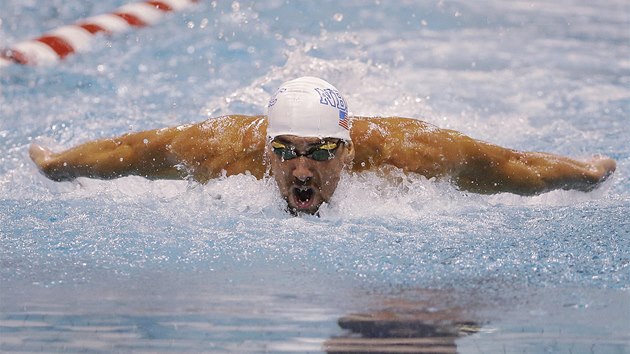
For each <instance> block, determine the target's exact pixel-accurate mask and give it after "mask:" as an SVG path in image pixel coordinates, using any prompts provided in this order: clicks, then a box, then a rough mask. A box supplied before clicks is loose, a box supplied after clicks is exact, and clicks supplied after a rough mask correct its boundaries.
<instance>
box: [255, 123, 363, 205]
mask: <svg viewBox="0 0 630 354" xmlns="http://www.w3.org/2000/svg"><path fill="white" fill-rule="evenodd" d="M273 141H275V142H278V143H281V144H283V145H285V146H287V147H290V148H292V149H293V150H295V152H296V153H297V154H298V156H297V157H295V158H292V159H284V158H283V157H281V156H279V155H278V154H276V153H274V152H273V147H272V145H271V142H270V143H269V144H268V146H267V151H268V152H267V155H268V157H269V161H270V163H271V173H272V175H273V177H274V179H275V181H276V183H277V185H278V189H279V190H280V194H281V195H282V197H283V198H284V199H285V200H286V201H287V205H288V209H289V211H291V212H292V213H294V214H299V213H306V214H315V213H316V212H317V210H319V207H320V206H321V204H322V203H324V202H328V201H329V200H330V198H331V197H332V195H333V193H334V192H335V189H337V184H338V183H339V178H340V177H341V172H342V171H343V170H344V168H345V167H347V166H350V164H351V163H352V160H353V159H354V146H353V145H352V143H351V142H340V143H339V144H338V147H337V148H336V149H335V150H334V151H332V152H331V153H332V155H331V158H330V159H329V160H325V161H317V160H315V159H312V158H309V157H307V156H304V154H308V153H309V152H311V151H313V149H316V148H317V147H319V146H321V145H322V144H326V143H328V142H337V141H339V139H334V138H324V139H321V138H314V137H298V136H294V135H281V136H277V137H275V138H274V139H273ZM300 155H302V156H300Z"/></svg>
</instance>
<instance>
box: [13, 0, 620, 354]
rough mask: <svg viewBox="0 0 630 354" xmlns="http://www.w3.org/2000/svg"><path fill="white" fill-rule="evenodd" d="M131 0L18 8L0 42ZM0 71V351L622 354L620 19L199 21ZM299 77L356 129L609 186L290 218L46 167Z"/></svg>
mask: <svg viewBox="0 0 630 354" xmlns="http://www.w3.org/2000/svg"><path fill="white" fill-rule="evenodd" d="M123 4H124V2H123V1H118V0H104V1H99V2H95V3H93V4H92V3H84V2H76V3H73V4H69V3H67V2H65V1H61V0H51V1H48V2H45V3H42V2H35V1H17V0H6V1H3V2H2V14H0V47H9V46H10V45H11V44H13V43H16V42H18V41H21V40H24V39H29V38H34V37H37V36H39V35H41V34H42V33H44V32H46V31H48V30H50V29H52V28H56V27H59V26H62V25H65V24H69V23H73V22H75V21H76V20H78V19H80V18H85V17H88V16H92V15H97V14H101V13H106V12H110V11H111V10H113V9H115V8H116V7H118V6H121V5H123ZM0 70H1V71H0V161H1V163H0V351H1V352H88V353H100V352H147V353H153V352H173V353H182V352H191V353H197V352H326V351H327V352H331V353H333V352H361V351H369V350H371V351H380V352H404V351H407V352H409V351H411V352H414V351H415V352H418V351H422V350H424V351H425V352H426V351H434V352H435V351H441V352H461V353H496V352H506V353H516V352H517V353H540V352H557V353H626V352H630V334H629V333H630V221H629V219H628V215H630V174H629V171H630V143H629V141H630V140H629V139H628V137H629V136H630V124H629V120H628V117H629V116H630V5H629V4H628V3H627V2H626V1H622V0H620V1H607V2H605V3H593V2H589V1H556V2H547V1H528V2H521V1H511V2H501V1H490V0H488V1H486V0H483V1H475V2H465V1H434V2H428V1H427V2H416V1H399V2H385V1H371V2H366V1H345V2H343V3H338V2H331V1H320V2H297V1H288V2H285V1H262V2H254V1H240V2H237V1H233V2H220V1H212V2H211V1H204V2H201V3H200V4H198V5H196V6H195V7H193V8H191V9H188V10H186V11H183V12H178V13H175V14H172V15H169V16H168V17H166V18H164V19H163V20H162V21H161V22H160V23H158V24H156V25H154V26H152V27H150V28H145V29H142V30H136V31H131V32H127V33H125V34H120V35H115V36H113V37H99V38H97V39H96V40H95V41H94V42H93V43H92V47H91V49H90V50H89V51H87V52H86V53H82V54H78V55H74V56H70V57H68V58H67V60H65V61H63V62H62V63H59V64H57V65H53V66H47V67H23V66H17V65H15V66H9V67H5V68H2V69H0ZM302 75H315V76H320V77H323V78H325V79H327V80H328V81H330V82H332V83H333V84H335V85H336V86H337V87H338V88H339V89H340V90H341V91H342V92H344V93H345V95H346V98H347V101H348V103H349V106H350V111H351V113H352V114H355V115H382V116H387V115H399V116H406V117H415V118H420V119H423V120H425V121H428V122H431V123H433V124H436V125H438V126H440V127H444V128H450V129H456V130H459V131H462V132H464V133H465V134H468V135H471V136H473V137H476V138H479V139H482V140H486V141H490V142H493V143H496V144H500V145H504V146H507V147H511V148H516V149H521V150H534V151H548V152H554V153H559V154H563V155H567V156H572V157H575V158H588V157H589V156H590V155H592V154H595V153H601V154H605V155H608V156H611V157H613V158H614V159H616V160H617V163H618V165H617V171H616V173H615V175H614V176H613V178H611V179H610V180H609V181H607V182H606V183H605V184H604V185H603V186H601V188H599V189H597V190H595V191H593V192H590V193H581V192H575V191H554V192H551V193H546V194H543V195H540V196H536V197H520V196H515V195H511V194H498V195H476V194H471V193H464V192H461V191H458V190H456V189H455V188H453V186H451V185H449V184H448V183H445V182H441V181H434V180H427V179H425V178H423V177H420V176H404V175H402V174H401V175H400V176H398V177H399V178H397V179H396V182H393V181H392V179H388V178H383V176H381V175H380V174H379V173H364V174H357V175H344V176H343V177H342V182H341V186H340V187H339V189H338V190H337V192H336V193H335V196H334V198H333V200H331V203H330V204H327V205H324V206H323V208H322V210H321V213H320V214H321V215H320V217H314V216H304V217H292V216H290V215H289V214H287V213H285V212H284V211H283V201H282V200H281V198H280V196H279V193H278V191H277V188H276V187H275V185H274V183H273V181H271V180H261V181H258V180H256V179H255V178H253V177H251V176H247V175H239V176H232V177H228V178H219V179H217V180H214V181H211V182H210V183H208V184H206V185H199V184H197V183H194V182H188V181H148V180H145V179H143V178H139V177H127V178H122V179H118V180H114V181H100V180H90V179H84V178H80V179H78V180H77V181H74V182H64V183H57V182H52V181H49V180H47V179H45V178H44V177H43V176H42V175H40V174H39V173H38V171H37V169H36V168H35V166H34V165H33V163H32V162H31V161H30V160H29V158H28V153H27V150H28V146H29V145H30V144H31V142H33V141H36V142H38V143H41V144H44V145H46V146H50V147H51V148H53V149H55V150H58V149H64V148H68V147H71V146H73V145H76V144H79V143H82V142H85V141H88V140H90V139H96V138H104V137H110V136H115V135H120V134H124V133H127V132H130V131H137V130H143V129H153V128H159V127H164V126H174V125H179V124H185V123H190V122H197V121H201V120H204V119H207V118H208V117H214V116H219V115H222V114H228V113H242V114H259V113H263V112H264V110H263V107H264V105H265V103H266V101H267V99H268V97H269V95H270V94H271V93H272V92H273V91H274V89H275V88H276V87H277V86H278V85H279V84H280V83H282V82H283V81H285V80H288V79H291V78H294V77H297V76H302Z"/></svg>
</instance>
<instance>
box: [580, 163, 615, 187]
mask: <svg viewBox="0 0 630 354" xmlns="http://www.w3.org/2000/svg"><path fill="white" fill-rule="evenodd" d="M586 164H587V166H588V169H587V172H586V173H585V175H586V177H587V178H588V179H589V180H590V181H591V183H590V184H588V185H586V186H585V188H584V189H583V190H584V191H590V190H593V189H595V188H597V187H598V186H599V185H601V184H602V183H603V182H604V181H606V180H607V179H608V177H610V176H611V175H612V174H613V173H614V172H615V170H616V169H617V163H616V162H615V160H613V159H611V158H609V157H606V156H602V155H597V156H593V157H592V158H591V159H589V160H587V161H586Z"/></svg>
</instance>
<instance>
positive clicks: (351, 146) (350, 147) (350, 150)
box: [343, 141, 354, 165]
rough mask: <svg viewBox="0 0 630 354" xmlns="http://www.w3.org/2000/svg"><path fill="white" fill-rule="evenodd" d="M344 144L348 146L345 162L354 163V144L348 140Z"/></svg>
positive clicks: (347, 163)
mask: <svg viewBox="0 0 630 354" xmlns="http://www.w3.org/2000/svg"><path fill="white" fill-rule="evenodd" d="M344 145H345V147H346V148H345V155H344V157H343V162H344V163H345V164H346V165H350V164H352V161H354V144H353V143H352V142H351V141H346V142H345V144H344Z"/></svg>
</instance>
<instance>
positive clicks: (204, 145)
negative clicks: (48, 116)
mask: <svg viewBox="0 0 630 354" xmlns="http://www.w3.org/2000/svg"><path fill="white" fill-rule="evenodd" d="M261 121H262V119H261V118H260V117H246V116H226V117H221V118H217V119H212V120H208V121H206V122H202V123H199V124H192V125H186V126H180V127H173V128H165V129H157V130H147V131H142V132H138V133H132V134H125V135H123V136H120V137H116V138H111V139H102V140H96V141H91V142H87V143H85V144H82V145H79V146H76V147H74V148H71V149H69V150H66V151H62V152H59V153H54V152H52V151H51V150H49V149H47V148H45V147H42V146H40V145H38V144H33V145H31V147H30V150H29V153H30V156H31V159H32V160H33V161H34V162H35V164H36V165H37V166H38V168H39V169H40V171H41V172H42V173H43V174H44V175H45V176H46V177H48V178H50V179H52V180H55V181H65V180H72V179H75V178H77V177H90V178H100V179H113V178H118V177H124V176H130V175H136V176H142V177H145V178H149V179H182V178H186V177H192V178H194V179H196V180H198V181H201V182H207V181H208V180H209V179H210V178H213V177H217V176H220V175H221V173H223V171H225V173H227V174H228V175H229V174H237V173H243V172H245V171H250V172H251V173H253V174H255V175H258V174H260V175H261V176H262V174H263V173H264V166H262V165H263V164H262V155H263V151H264V141H265V140H264V130H263V128H264V126H262V124H261ZM261 132H263V133H261ZM256 163H258V164H259V165H260V166H258V165H257V164H256Z"/></svg>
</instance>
